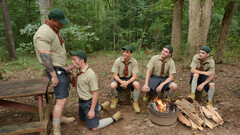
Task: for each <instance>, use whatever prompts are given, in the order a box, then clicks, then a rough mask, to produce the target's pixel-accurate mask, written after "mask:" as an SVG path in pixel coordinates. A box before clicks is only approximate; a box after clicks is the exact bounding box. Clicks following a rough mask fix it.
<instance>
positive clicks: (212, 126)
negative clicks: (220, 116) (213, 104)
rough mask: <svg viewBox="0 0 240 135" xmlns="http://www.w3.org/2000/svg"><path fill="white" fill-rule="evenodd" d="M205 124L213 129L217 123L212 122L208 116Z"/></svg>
mask: <svg viewBox="0 0 240 135" xmlns="http://www.w3.org/2000/svg"><path fill="white" fill-rule="evenodd" d="M204 121H205V124H206V125H207V126H208V127H209V128H210V129H213V128H214V127H215V126H216V125H215V124H213V123H212V122H210V121H209V120H208V119H207V118H205V120H204Z"/></svg>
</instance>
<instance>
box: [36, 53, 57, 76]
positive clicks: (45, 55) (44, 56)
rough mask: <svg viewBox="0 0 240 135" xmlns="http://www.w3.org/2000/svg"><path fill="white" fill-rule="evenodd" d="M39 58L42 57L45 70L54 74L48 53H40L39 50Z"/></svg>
mask: <svg viewBox="0 0 240 135" xmlns="http://www.w3.org/2000/svg"><path fill="white" fill-rule="evenodd" d="M40 58H41V59H42V63H43V65H44V66H45V68H46V69H47V71H48V72H49V73H50V74H51V75H52V76H53V75H56V73H55V70H54V68H53V65H52V57H51V54H50V53H42V52H40Z"/></svg>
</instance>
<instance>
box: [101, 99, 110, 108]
mask: <svg viewBox="0 0 240 135" xmlns="http://www.w3.org/2000/svg"><path fill="white" fill-rule="evenodd" d="M109 104H110V102H109V101H106V102H104V103H103V104H101V105H102V108H103V110H107V109H108V106H109Z"/></svg>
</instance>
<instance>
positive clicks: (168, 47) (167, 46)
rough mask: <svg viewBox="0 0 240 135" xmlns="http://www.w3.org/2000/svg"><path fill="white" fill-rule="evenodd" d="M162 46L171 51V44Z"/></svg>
mask: <svg viewBox="0 0 240 135" xmlns="http://www.w3.org/2000/svg"><path fill="white" fill-rule="evenodd" d="M164 48H167V49H168V50H169V51H170V53H173V47H172V46H171V45H166V46H164Z"/></svg>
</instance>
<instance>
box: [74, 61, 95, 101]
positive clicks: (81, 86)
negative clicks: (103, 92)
mask: <svg viewBox="0 0 240 135" xmlns="http://www.w3.org/2000/svg"><path fill="white" fill-rule="evenodd" d="M81 71H82V72H83V73H82V74H81V75H79V76H78V78H77V86H76V88H77V94H78V97H79V98H80V99H81V100H89V99H91V98H92V96H93V94H92V91H95V90H98V79H97V75H96V73H95V72H94V71H93V70H92V69H91V68H88V65H86V66H85V67H84V68H83V69H82V70H81ZM74 76H75V75H74Z"/></svg>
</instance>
